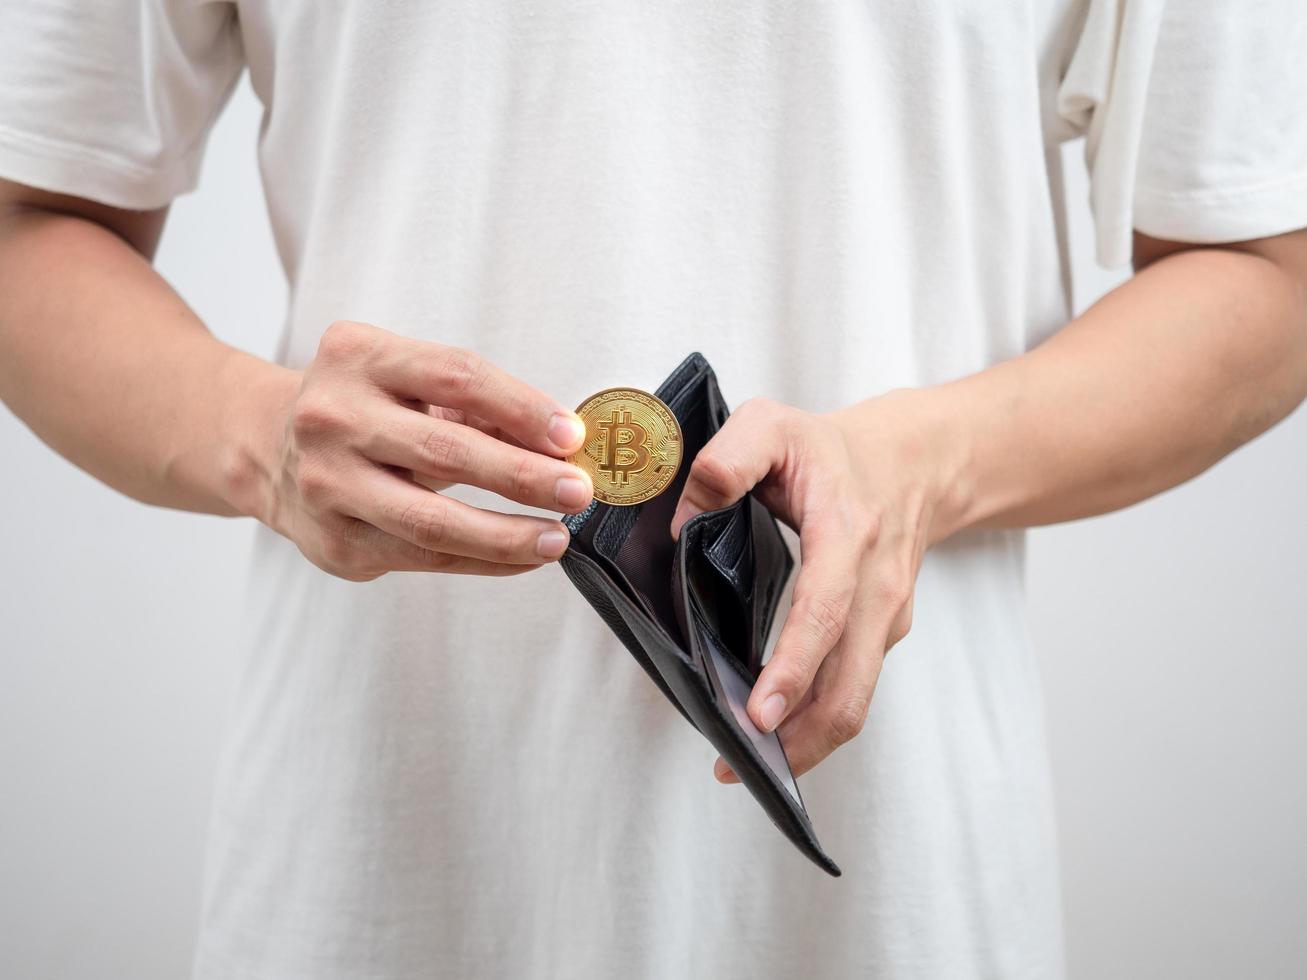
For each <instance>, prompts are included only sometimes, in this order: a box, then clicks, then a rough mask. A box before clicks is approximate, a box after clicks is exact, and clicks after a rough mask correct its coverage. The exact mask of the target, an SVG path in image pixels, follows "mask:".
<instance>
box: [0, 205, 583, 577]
mask: <svg viewBox="0 0 1307 980" xmlns="http://www.w3.org/2000/svg"><path fill="white" fill-rule="evenodd" d="M165 213H166V212H165V211H164V210H159V211H150V212H132V211H123V210H119V209H115V208H109V207H106V206H104V205H100V204H96V203H94V202H90V201H86V200H82V199H79V198H74V197H67V196H64V195H58V194H50V193H46V192H44V191H39V190H36V189H33V188H30V187H26V186H23V185H19V184H15V183H12V182H8V181H0V399H2V400H3V401H4V402H5V403H6V404H7V405H8V406H9V407H10V408H11V409H12V410H13V411H14V413H15V414H16V415H18V417H19V418H21V419H22V420H23V421H24V422H26V423H27V425H29V426H30V427H31V428H32V430H33V431H34V432H35V433H36V434H37V435H38V436H40V437H41V438H42V439H43V440H44V441H45V442H46V443H47V444H49V445H50V446H51V447H52V448H54V449H55V450H56V451H57V452H59V453H60V454H62V455H63V456H65V457H67V458H68V459H69V460H71V461H72V462H73V463H75V464H76V465H78V466H79V467H81V468H82V469H84V470H86V471H87V472H89V473H91V474H92V475H93V476H95V477H97V478H99V479H100V480H102V481H104V482H105V483H107V484H109V485H110V486H112V487H115V488H116V489H118V490H120V491H122V492H123V493H125V494H128V495H129V496H132V497H134V498H136V499H138V500H141V501H144V502H147V503H151V504H157V505H161V506H166V507H174V508H180V509H185V510H194V511H202V512H207V513H213V514H225V515H237V514H247V515H251V516H255V517H257V518H259V519H260V520H262V521H263V522H264V523H266V524H268V525H269V526H270V527H273V528H274V529H275V530H277V531H279V532H280V533H282V534H285V535H286V536H287V537H289V538H291V540H293V541H295V543H296V544H297V545H298V546H299V547H300V549H301V551H303V552H304V553H305V555H306V556H307V557H309V558H310V560H312V561H314V562H315V563H316V564H318V565H319V566H321V567H323V568H325V569H326V570H328V571H331V572H332V573H334V574H337V575H341V576H343V577H347V578H356V579H367V578H375V577H376V576H377V575H380V574H383V573H384V572H386V571H391V570H430V571H450V572H468V573H478V574H496V575H502V574H512V573H513V572H517V571H525V570H527V569H529V568H532V567H536V566H538V565H539V564H541V563H542V562H544V561H547V560H551V559H553V558H556V557H557V556H558V555H559V554H561V552H562V550H563V549H564V547H565V546H566V540H567V538H566V530H565V529H564V528H563V525H562V524H561V523H560V522H558V521H556V520H551V519H546V518H541V517H533V516H526V515H518V514H501V513H497V512H494V511H488V510H482V509H480V508H476V507H471V506H469V505H467V504H464V503H461V502H459V501H456V500H453V499H450V498H446V497H444V496H442V495H440V494H436V493H432V492H431V491H430V490H429V489H427V488H426V487H425V486H423V485H421V484H428V485H436V486H439V485H443V484H449V483H468V484H472V485H476V486H480V487H484V488H486V489H488V490H491V491H494V492H496V493H499V494H500V495H502V496H504V497H507V498H510V499H513V500H516V501H518V502H520V503H524V504H527V505H530V506H536V507H543V508H548V509H553V510H564V511H571V510H581V509H583V508H584V507H585V506H586V505H587V504H588V502H589V500H590V495H591V487H590V484H589V481H588V479H587V478H586V477H585V475H584V474H583V473H582V472H581V471H580V470H579V469H577V468H576V467H574V466H571V465H570V464H568V463H565V462H563V461H562V460H561V459H558V458H557V457H558V456H562V455H565V454H566V453H568V452H571V451H573V450H574V449H575V448H577V446H578V445H579V442H580V440H581V433H579V432H578V431H577V426H579V420H578V419H576V416H575V415H574V414H573V413H571V412H570V411H568V410H567V409H565V408H562V407H561V406H559V405H558V404H557V403H556V402H555V401H553V400H552V399H550V398H548V397H547V396H545V395H544V394H542V393H540V392H539V391H536V390H535V389H534V388H532V387H530V386H529V385H526V384H525V383H523V382H521V381H519V380H517V379H516V378H512V377H510V376H509V375H507V374H505V373H504V372H502V371H500V370H498V369H497V368H495V367H494V366H493V365H490V364H488V363H486V362H485V361H484V360H482V359H481V358H478V357H476V355H474V354H471V353H470V352H468V351H464V350H460V349H458V348H451V347H444V346H442V345H439V344H432V343H426V342H423V341H417V340H412V339H408V338H404V337H399V336H396V335H394V334H390V333H387V332H386V331H384V330H380V329H378V328H376V327H370V326H366V325H362V324H337V325H333V326H332V327H331V328H330V329H328V330H327V332H326V334H325V335H324V340H323V344H322V346H321V348H320V349H319V352H318V356H317V357H316V358H315V360H314V361H313V363H312V364H310V365H309V367H308V368H307V369H306V370H305V371H304V372H300V371H293V370H290V369H288V368H284V367H280V366H278V365H275V364H271V363H269V362H267V361H263V360H261V359H259V358H256V357H253V356H252V355H250V354H247V353H245V352H243V351H240V350H237V349H236V348H233V347H231V346H229V345H227V344H224V343H222V342H221V341H220V340H218V339H217V338H216V337H214V336H213V334H211V333H210V332H209V331H208V330H207V329H206V328H205V326H204V324H203V323H202V322H201V321H200V319H199V317H197V316H196V315H195V313H194V312H193V311H191V310H190V308H189V307H187V305H186V304H185V302H183V300H182V299H181V297H180V296H178V295H177V293H176V292H175V291H174V290H173V289H172V288H171V287H170V286H169V285H168V284H167V282H165V281H164V279H163V278H162V277H161V276H160V275H159V274H158V273H157V272H156V271H155V270H154V268H153V267H152V266H151V264H150V259H151V258H152V256H153V252H154V249H155V247H156V245H157V243H158V239H159V235H160V233H161V231H162V227H163V222H164V218H165ZM415 406H416V408H415ZM429 406H430V407H429ZM582 431H583V430H582ZM410 473H411V474H413V477H416V479H413V478H410V477H408V476H406V475H405V474H410Z"/></svg>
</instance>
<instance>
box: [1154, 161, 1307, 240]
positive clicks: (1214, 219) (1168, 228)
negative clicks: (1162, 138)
mask: <svg viewBox="0 0 1307 980" xmlns="http://www.w3.org/2000/svg"><path fill="white" fill-rule="evenodd" d="M1134 226H1135V227H1136V228H1137V229H1139V231H1141V232H1143V233H1144V234H1145V235H1152V236H1153V237H1155V238H1169V239H1172V240H1174V241H1183V242H1194V243H1196V244H1217V243H1220V242H1238V241H1247V240H1249V239H1254V238H1268V237H1270V236H1271V235H1282V234H1284V233H1285V232H1289V231H1296V230H1297V229H1299V228H1304V227H1307V172H1303V173H1297V174H1291V175H1289V176H1287V177H1282V178H1277V179H1275V180H1269V181H1262V182H1260V183H1257V184H1252V185H1246V186H1244V187H1239V188H1233V189H1224V188H1219V189H1218V188H1210V189H1205V190H1192V191H1168V190H1162V189H1157V188H1147V187H1143V188H1137V189H1136V191H1135V204H1134Z"/></svg>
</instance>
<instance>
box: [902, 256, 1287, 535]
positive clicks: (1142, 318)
mask: <svg viewBox="0 0 1307 980" xmlns="http://www.w3.org/2000/svg"><path fill="white" fill-rule="evenodd" d="M1268 241H1273V240H1268ZM1276 247H1277V248H1279V249H1280V251H1281V253H1282V254H1283V256H1284V259H1285V261H1283V262H1277V261H1274V260H1272V259H1270V258H1267V257H1265V256H1264V255H1261V254H1256V253H1253V252H1250V251H1244V250H1236V249H1225V248H1202V249H1192V250H1187V251H1180V252H1176V253H1174V254H1171V255H1168V256H1167V257H1164V258H1161V259H1159V260H1158V261H1156V262H1154V263H1152V264H1151V265H1149V266H1147V267H1146V268H1144V269H1143V270H1142V271H1141V272H1139V273H1138V274H1137V275H1136V276H1135V277H1134V278H1132V279H1131V280H1129V281H1128V282H1126V283H1124V284H1123V285H1121V286H1120V287H1119V288H1117V289H1116V290H1114V291H1112V292H1111V293H1110V294H1108V295H1107V296H1105V297H1104V298H1103V299H1102V300H1100V301H1099V302H1098V303H1096V304H1095V305H1094V306H1093V307H1092V308H1091V309H1089V310H1088V311H1086V312H1085V313H1084V314H1083V315H1082V316H1080V317H1079V318H1077V319H1076V320H1075V321H1074V322H1072V323H1071V324H1069V325H1068V326H1067V327H1066V328H1064V329H1063V330H1061V331H1059V332H1058V333H1057V334H1055V335H1054V336H1053V337H1052V338H1050V339H1049V340H1048V341H1047V342H1045V343H1044V344H1042V345H1041V346H1039V347H1038V348H1036V349H1034V350H1033V351H1031V352H1029V353H1027V354H1025V355H1024V356H1021V357H1018V358H1015V359H1013V360H1011V361H1008V362H1005V363H1002V364H999V365H996V366H994V367H993V368H990V369H988V370H986V371H982V372H980V373H978V374H975V375H972V376H970V377H967V378H963V379H961V380H959V381H956V382H953V383H950V384H946V385H941V386H939V387H937V388H932V389H926V390H924V391H922V392H920V393H918V394H917V397H918V398H919V399H920V405H921V407H922V409H923V410H924V411H925V412H926V414H927V416H928V417H929V418H930V419H931V420H932V424H933V425H934V429H933V431H934V432H936V433H938V434H939V437H940V438H942V439H945V440H948V442H949V443H950V447H951V448H950V452H951V453H952V454H953V455H952V458H951V460H950V463H949V465H948V468H947V491H946V495H945V497H944V503H942V504H941V506H940V507H939V508H938V510H937V514H936V518H937V520H936V521H935V522H934V523H935V526H934V528H933V530H932V534H931V537H932V539H934V540H939V539H940V538H942V537H945V536H947V535H948V534H949V533H952V532H953V531H955V530H959V529H961V528H965V527H976V526H980V527H984V526H989V527H1013V526H1028V525H1037V524H1048V523H1053V522H1057V521H1065V520H1074V519H1076V518H1081V517H1087V516H1090V515H1094V514H1099V513H1103V512H1106V511H1110V510H1115V509H1117V508H1121V507H1125V506H1128V505H1130V504H1132V503H1135V502H1137V501H1140V500H1143V499H1145V498H1147V497H1150V496H1152V495H1154V494H1157V493H1160V492H1161V491H1163V490H1166V489H1168V488H1170V487H1173V486H1175V485H1177V484H1179V483H1182V482H1183V481H1185V480H1187V479H1189V478H1191V477H1193V476H1195V475H1196V474H1198V473H1200V472H1202V471H1203V470H1205V469H1206V468H1207V467H1209V466H1211V465H1212V464H1213V463H1215V462H1216V461H1217V460H1219V459H1221V458H1222V457H1223V456H1225V455H1226V454H1227V453H1229V452H1231V451H1232V450H1234V449H1235V448H1237V447H1238V446H1240V445H1242V444H1243V443H1245V442H1247V441H1248V440H1249V439H1252V438H1253V437H1255V436H1256V435H1258V434H1260V433H1261V432H1263V431H1265V430H1266V429H1268V428H1269V427H1270V426H1272V425H1273V424H1275V423H1276V422H1277V421H1279V420H1280V419H1282V418H1284V417H1285V416H1286V415H1288V414H1289V413H1290V412H1291V411H1293V409H1294V408H1295V407H1296V406H1297V405H1298V404H1299V403H1300V402H1301V401H1302V399H1303V398H1304V396H1305V395H1307V287H1305V286H1304V281H1303V276H1302V275H1301V274H1300V271H1298V270H1301V268H1302V265H1301V262H1300V259H1301V256H1302V237H1301V235H1299V236H1297V237H1296V238H1290V237H1289V236H1284V240H1283V241H1281V242H1279V243H1276Z"/></svg>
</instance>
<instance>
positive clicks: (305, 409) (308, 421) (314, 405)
mask: <svg viewBox="0 0 1307 980" xmlns="http://www.w3.org/2000/svg"><path fill="white" fill-rule="evenodd" d="M341 422H342V419H341V416H340V413H339V412H338V411H337V410H336V405H335V403H334V402H333V401H332V400H331V399H330V398H325V397H323V396H321V395H304V396H301V397H300V398H299V399H298V400H297V401H296V402H295V407H294V408H293V409H292V410H291V419H290V425H291V432H293V433H294V435H295V438H296V439H297V440H300V441H305V440H312V439H315V438H317V437H319V436H322V435H325V434H327V433H330V432H334V431H335V430H336V429H337V427H338V426H340V425H341Z"/></svg>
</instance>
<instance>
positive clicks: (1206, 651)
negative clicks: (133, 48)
mask: <svg viewBox="0 0 1307 980" xmlns="http://www.w3.org/2000/svg"><path fill="white" fill-rule="evenodd" d="M258 122H259V108H258V105H257V103H256V102H255V100H254V98H253V96H252V95H251V94H250V92H249V90H248V86H246V85H244V84H242V87H241V88H240V90H239V91H238V92H237V95H236V97H235V99H234V100H233V103H232V105H231V107H230V109H229V110H228V112H227V113H226V115H225V116H224V118H223V119H222V121H221V122H220V124H219V126H218V129H217V131H216V132H215V134H214V136H213V140H212V143H211V148H210V152H209V155H208V160H207V165H206V169H205V176H204V186H203V188H202V190H201V191H200V192H199V193H197V194H195V195H192V196H190V197H187V198H184V199H183V200H182V201H180V202H179V203H178V204H177V205H176V206H175V207H174V209H173V215H172V218H171V220H170V222H169V225H168V230H167V232H166V234H165V237H164V241H163V246H162V249H161V252H160V256H159V266H160V268H161V269H162V271H163V273H164V274H165V275H166V276H167V277H168V278H169V279H170V280H171V281H172V282H173V283H174V284H175V285H176V286H177V287H178V288H179V289H180V291H181V293H182V294H183V295H184V296H185V297H186V298H187V300H189V301H190V303H191V304H192V305H193V306H194V307H195V308H196V309H197V310H198V311H199V313H200V315H201V316H202V317H203V318H204V319H205V320H206V321H207V322H208V323H209V325H210V326H211V327H212V328H213V329H214V330H215V332H217V333H218V334H219V335H221V336H222V337H224V338H225V339H227V340H229V341H231V342H233V343H235V344H238V345H240V346H242V347H245V348H247V349H250V350H253V351H255V352H257V353H260V354H263V355H265V356H266V355H270V354H271V351H272V345H273V341H274V338H275V336H276V333H277V331H278V327H279V324H280V318H281V314H282V304H283V302H284V297H285V286H284V284H283V283H282V281H281V274H280V271H279V267H278V265H277V262H276V258H275V255H274V252H273V249H272V244H271V239H270V235H269V232H268V229H267V224H266V219H265V218H264V215H263V210H262V199H261V193H260V190H259V186H258V176H257V171H256V165H255V158H254V140H255V137H256V134H257V129H258ZM1079 154H1080V148H1079V146H1072V147H1069V148H1068V151H1067V153H1066V158H1067V161H1068V169H1069V175H1070V176H1069V181H1068V183H1069V197H1070V199H1071V203H1072V206H1073V214H1072V219H1073V220H1072V230H1073V233H1074V234H1073V237H1074V240H1075V247H1076V264H1077V269H1076V292H1077V303H1078V305H1079V306H1080V307H1083V306H1084V305H1086V304H1087V303H1088V302H1089V301H1091V300H1092V299H1093V298H1094V297H1095V296H1097V295H1098V294H1099V293H1101V292H1102V291H1103V290H1104V289H1107V288H1109V287H1110V286H1111V285H1112V284H1113V283H1114V282H1116V281H1117V280H1118V278H1119V276H1113V275H1110V274H1107V273H1104V272H1102V271H1100V270H1097V269H1095V268H1094V267H1093V264H1092V261H1091V259H1090V257H1089V237H1088V215H1087V211H1086V210H1085V208H1084V205H1083V199H1084V196H1085V192H1086V191H1085V177H1084V173H1083V168H1082V166H1081V165H1080V162H1079ZM196 397H204V392H196ZM87 408H88V410H90V411H94V410H95V406H94V405H88V406H87ZM1304 448H1307V412H1299V413H1298V414H1297V415H1295V416H1294V417H1292V418H1291V419H1289V421H1287V422H1286V423H1284V424H1282V425H1281V426H1280V427H1279V428H1278V429H1276V430H1274V431H1273V432H1271V433H1270V434H1269V435H1267V436H1265V437H1263V438H1262V439H1261V440H1259V441H1257V442H1256V443H1254V444H1253V445H1251V446H1249V447H1247V448H1245V449H1243V450H1242V451H1240V452H1239V453H1237V454H1235V456H1233V457H1232V458H1231V459H1229V460H1227V461H1226V462H1224V463H1223V464H1221V465H1220V466H1218V467H1217V468H1216V469H1215V470H1213V471H1212V472H1210V473H1208V474H1207V475H1205V476H1203V477H1202V478H1200V479H1198V480H1196V481H1194V482H1193V483H1191V484H1189V485H1187V486H1185V487H1182V488H1180V489H1178V490H1175V491H1173V492H1171V493H1168V494H1165V495H1163V496H1162V497H1161V498H1158V499H1156V500H1153V501H1150V502H1148V503H1145V504H1143V505H1140V506H1138V507H1134V508H1132V509H1130V510H1128V511H1126V512H1123V513H1120V514H1116V515H1112V516H1109V517H1106V518H1099V519H1096V520H1092V521H1083V522H1080V523H1077V524H1074V525H1067V526H1063V527H1059V528H1054V529H1048V530H1040V531H1037V532H1034V533H1033V535H1032V539H1031V551H1030V574H1029V590H1030V599H1031V606H1032V616H1033V629H1034V632H1035V636H1036V640H1037V641H1038V643H1039V646H1040V649H1041V653H1042V656H1043V661H1044V667H1045V678H1046V688H1047V692H1048V703H1049V711H1048V715H1049V727H1050V737H1051V741H1052V754H1053V761H1054V765H1055V769H1056V782H1057V798H1058V807H1059V822H1060V831H1061V841H1062V864H1063V873H1064V878H1065V892H1066V899H1065V902H1066V913H1067V931H1068V945H1069V951H1070V959H1071V967H1072V973H1073V976H1075V977H1077V978H1082V980H1088V978H1099V977H1126V976H1130V977H1184V978H1206V977H1211V978H1218V977H1219V978H1225V977H1234V976H1240V977H1259V978H1270V977H1291V976H1296V977H1301V976H1304V975H1307V928H1304V925H1305V923H1307V847H1305V846H1304V844H1303V840H1302V838H1303V829H1304V828H1307V792H1305V791H1304V778H1303V774H1304V765H1303V746H1304V743H1307V711H1304V708H1307V694H1304V687H1307V657H1304V656H1303V654H1304V653H1307V602H1305V601H1304V595H1303V592H1304V586H1307V573H1305V559H1304V555H1307V520H1305V519H1304V514H1303V512H1304V503H1305V502H1307V495H1305V494H1304V492H1303V488H1304V486H1305V485H1307V462H1305V461H1304ZM0 460H2V461H3V462H2V463H0V473H3V478H0V513H3V517H0V584H2V585H3V588H2V589H0V654H2V657H3V660H2V663H3V667H4V670H3V675H0V677H2V679H0V779H2V780H3V782H2V784H0V976H4V977H13V978H44V980H74V978H75V980H101V978H113V977H124V978H126V977H131V978H136V980H163V978H174V977H179V976H183V975H185V974H186V972H187V970H188V967H189V960H190V948H191V944H192V941H193V938H194V933H195V924H196V915H197V910H198V903H199V892H200V871H201V866H202V861H203V841H204V832H205V824H206V821H207V807H208V802H209V792H210V780H211V777H212V773H213V769H214V764H215V758H216V754H217V751H218V745H219V737H220V733H221V730H222V723H223V715H224V711H225V707H226V702H227V698H228V696H229V693H230V689H231V686H232V681H233V676H234V665H233V664H232V663H231V662H229V656H228V655H227V653H226V648H227V646H228V643H229V637H230V636H231V628H232V616H233V614H234V610H236V609H237V608H238V605H239V602H240V599H241V588H242V569H243V567H244V559H245V553H246V548H247V547H248V543H249V527H248V525H246V524H245V523H244V522H240V521H227V520H223V519H221V518H211V517H198V516H193V515H183V514H176V513H171V512H166V511H161V510H154V509H150V508H146V507H143V506H141V505H139V504H136V503H133V502H131V501H129V500H126V499H124V498H122V497H120V496H118V495H116V494H114V493H112V492H110V491H108V490H106V489H104V488H103V487H101V486H100V485H99V484H97V483H96V482H95V481H93V480H92V479H91V478H89V477H87V476H85V475H84V474H82V473H80V472H79V471H77V470H75V469H74V468H73V467H71V466H70V465H68V464H67V463H65V462H63V461H62V460H60V459H58V458H57V457H55V456H54V455H53V454H52V453H51V452H49V451H48V450H47V449H45V447H44V446H42V445H41V444H40V443H39V442H38V441H37V440H36V439H35V438H34V437H33V436H32V435H31V434H30V433H29V432H27V430H26V429H24V428H23V427H22V426H21V425H20V424H19V423H18V422H17V421H16V420H15V419H14V418H13V417H12V416H11V415H9V414H8V413H7V412H3V411H0Z"/></svg>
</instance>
